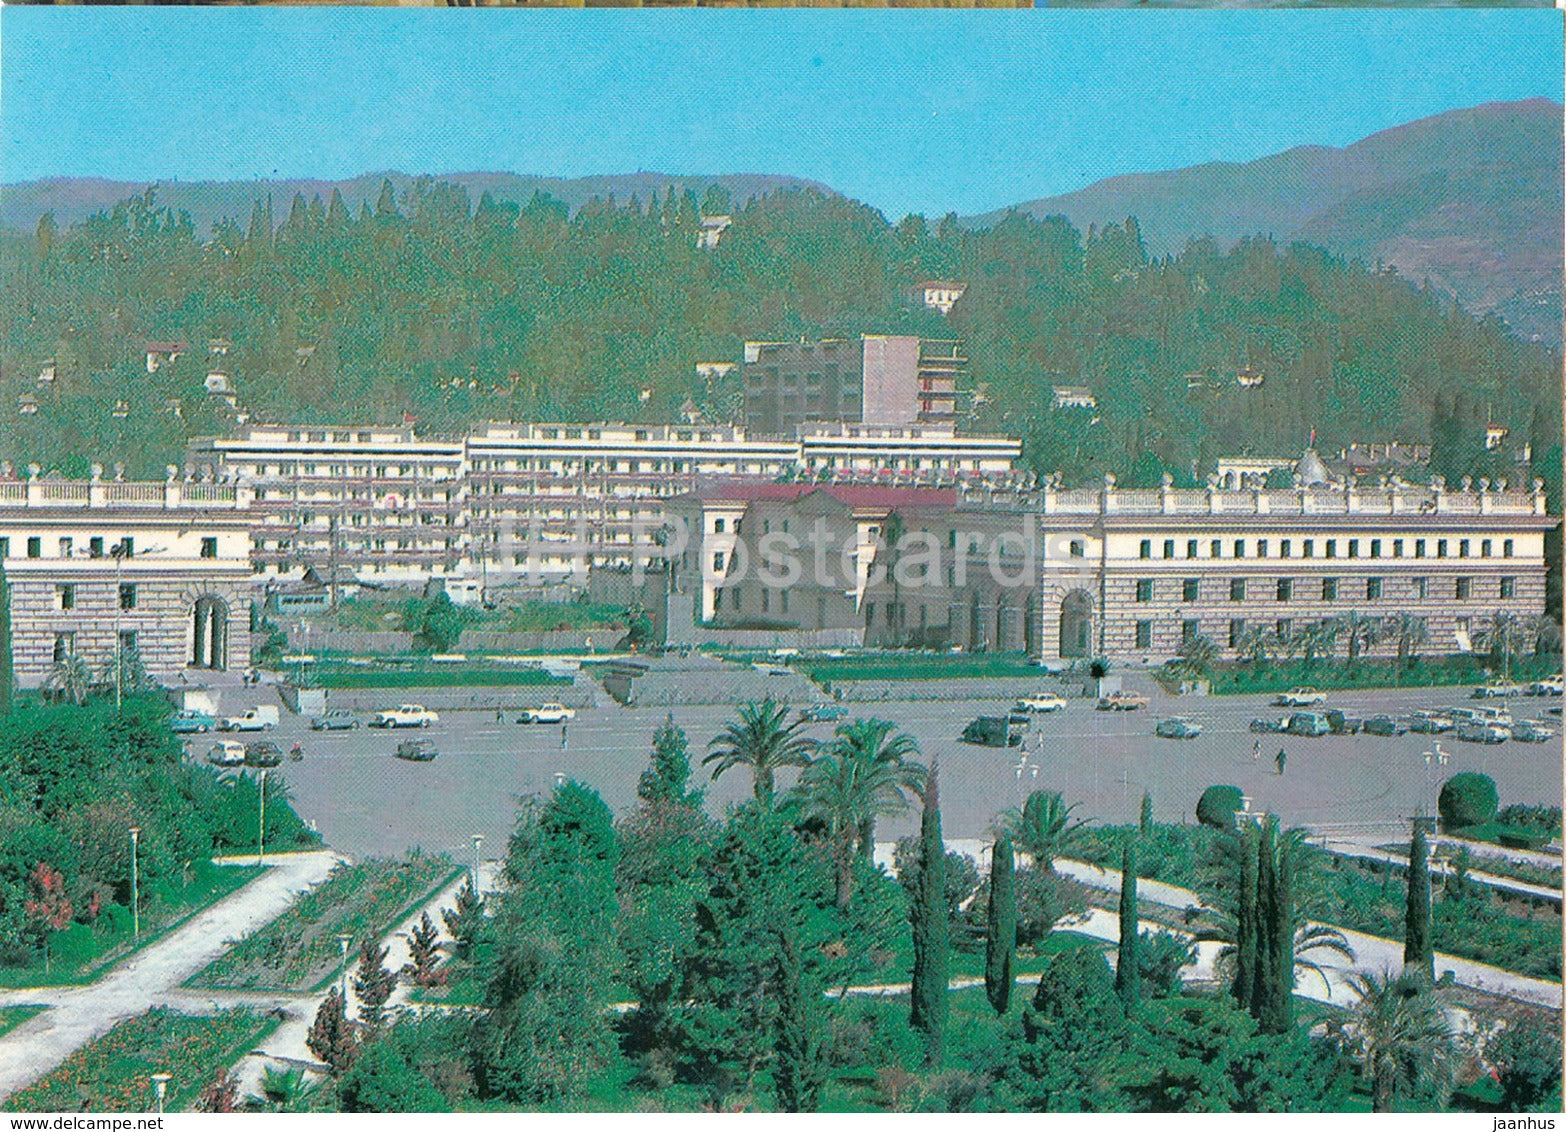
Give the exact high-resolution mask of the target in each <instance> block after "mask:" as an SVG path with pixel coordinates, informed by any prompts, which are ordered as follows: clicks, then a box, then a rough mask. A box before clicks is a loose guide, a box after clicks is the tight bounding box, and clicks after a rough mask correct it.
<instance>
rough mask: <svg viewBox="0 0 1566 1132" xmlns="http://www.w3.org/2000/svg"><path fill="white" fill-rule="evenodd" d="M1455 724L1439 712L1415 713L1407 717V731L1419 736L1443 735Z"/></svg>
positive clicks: (1449, 717)
mask: <svg viewBox="0 0 1566 1132" xmlns="http://www.w3.org/2000/svg"><path fill="white" fill-rule="evenodd" d="M1456 726H1457V724H1456V723H1454V722H1453V720H1452V717H1451V716H1449V715H1446V714H1444V713H1442V712H1439V711H1416V712H1414V714H1413V715H1411V716H1409V717H1408V729H1409V730H1410V731H1414V732H1417V733H1418V734H1420V735H1445V734H1446V733H1447V732H1448V731H1450V730H1452V728H1454V727H1456Z"/></svg>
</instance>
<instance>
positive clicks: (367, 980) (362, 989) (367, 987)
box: [353, 913, 427, 1034]
mask: <svg viewBox="0 0 1566 1132" xmlns="http://www.w3.org/2000/svg"><path fill="white" fill-rule="evenodd" d="M426 914H427V913H426ZM389 950H390V949H389V948H386V947H382V946H381V945H379V944H377V943H376V942H375V940H373V939H366V940H365V941H364V943H363V945H362V946H360V948H359V967H358V970H356V971H355V972H354V976H353V993H354V994H355V995H356V996H357V997H358V999H359V1018H360V1021H361V1022H362V1023H363V1025H364V1027H365V1029H367V1030H368V1031H370V1032H371V1033H372V1034H373V1033H375V1032H376V1031H378V1030H380V1028H381V1026H382V1024H383V1023H384V1022H385V1014H384V1012H385V1009H386V1000H387V999H389V998H390V997H391V993H392V991H394V990H396V989H397V976H396V975H394V974H392V973H391V971H389V970H387V968H386V956H387V954H388V952H389Z"/></svg>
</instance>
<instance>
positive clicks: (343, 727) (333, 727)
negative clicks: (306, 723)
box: [310, 708, 359, 731]
mask: <svg viewBox="0 0 1566 1132" xmlns="http://www.w3.org/2000/svg"><path fill="white" fill-rule="evenodd" d="M358 726H359V721H358V720H357V719H355V718H354V717H353V713H352V712H350V711H349V710H348V709H347V708H327V709H326V710H325V711H323V712H322V713H321V714H320V715H318V716H316V717H315V718H314V719H312V720H311V721H310V730H311V731H352V730H354V729H355V728H357V727H358Z"/></svg>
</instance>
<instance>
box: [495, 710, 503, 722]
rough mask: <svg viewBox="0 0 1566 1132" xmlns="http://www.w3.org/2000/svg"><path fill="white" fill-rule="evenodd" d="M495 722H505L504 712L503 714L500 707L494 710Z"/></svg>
mask: <svg viewBox="0 0 1566 1132" xmlns="http://www.w3.org/2000/svg"><path fill="white" fill-rule="evenodd" d="M495 722H496V723H504V722H506V712H505V709H504V708H500V707H497V708H495Z"/></svg>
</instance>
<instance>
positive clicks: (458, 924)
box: [408, 886, 484, 987]
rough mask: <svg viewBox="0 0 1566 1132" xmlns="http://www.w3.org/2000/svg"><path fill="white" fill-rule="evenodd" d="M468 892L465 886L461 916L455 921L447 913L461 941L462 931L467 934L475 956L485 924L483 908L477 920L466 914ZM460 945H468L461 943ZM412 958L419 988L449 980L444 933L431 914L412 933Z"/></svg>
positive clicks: (459, 899) (469, 950)
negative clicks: (442, 960)
mask: <svg viewBox="0 0 1566 1132" xmlns="http://www.w3.org/2000/svg"><path fill="white" fill-rule="evenodd" d="M467 891H468V888H467V886H464V887H463V889H462V891H461V892H459V893H458V894H457V909H458V912H457V917H456V918H454V917H453V916H452V914H451V913H450V912H448V913H446V927H447V929H448V930H449V931H451V933H452V935H453V936H456V937H457V938H458V939H459V940H460V939H461V938H462V937H461V936H458V935H457V933H458V930H459V928H460V930H461V931H462V932H463V933H464V934H465V935H467V943H466V945H465V946H466V949H467V954H468V955H469V956H471V955H472V953H473V946H474V943H475V942H476V940H477V938H478V936H479V933H480V932H481V931H482V930H483V927H484V923H483V910H482V907H481V908H480V909H479V911H478V916H477V917H476V918H474V917H472V916H471V915H470V914H466V913H464V912H463V911H462V904H463V901H462V893H463V892H467ZM459 946H464V945H462V944H460V943H459ZM408 956H409V958H410V959H411V960H412V961H411V962H410V963H409V964H408V966H409V968H410V969H411V970H410V973H411V974H412V975H413V981H414V983H415V984H416V985H417V986H421V987H436V986H440V985H441V984H442V983H444V982H445V981H446V973H445V972H444V971H442V970H441V969H440V932H439V931H438V930H436V927H435V921H434V920H432V919H430V914H429V912H428V911H426V912H425V913H424V914H423V915H422V916H420V917H419V922H418V923H417V924H415V925H413V930H412V931H411V932H409V933H408Z"/></svg>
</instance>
